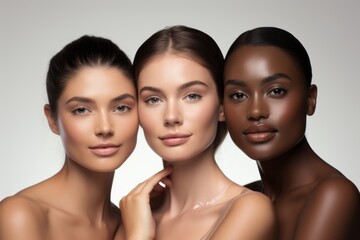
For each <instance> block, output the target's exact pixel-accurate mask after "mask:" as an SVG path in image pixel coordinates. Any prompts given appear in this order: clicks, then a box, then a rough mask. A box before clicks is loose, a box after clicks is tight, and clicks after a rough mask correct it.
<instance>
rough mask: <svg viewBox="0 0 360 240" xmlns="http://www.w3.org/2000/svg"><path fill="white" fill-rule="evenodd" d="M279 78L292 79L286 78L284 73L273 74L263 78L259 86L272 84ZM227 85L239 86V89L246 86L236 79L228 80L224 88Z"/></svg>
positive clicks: (243, 82)
mask: <svg viewBox="0 0 360 240" xmlns="http://www.w3.org/2000/svg"><path fill="white" fill-rule="evenodd" d="M279 78H286V79H289V80H292V78H291V77H289V76H288V75H287V74H285V73H275V74H273V75H270V76H268V77H266V78H264V79H263V80H262V81H261V84H262V85H264V84H267V83H269V82H272V81H274V80H276V79H279ZM227 85H234V86H241V87H244V86H246V84H245V81H243V80H238V79H230V80H227V81H226V82H225V87H226V86H227Z"/></svg>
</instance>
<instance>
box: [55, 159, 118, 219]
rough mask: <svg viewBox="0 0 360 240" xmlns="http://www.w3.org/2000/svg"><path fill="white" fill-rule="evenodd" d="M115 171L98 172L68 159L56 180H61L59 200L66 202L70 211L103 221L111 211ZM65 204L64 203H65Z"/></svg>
mask: <svg viewBox="0 0 360 240" xmlns="http://www.w3.org/2000/svg"><path fill="white" fill-rule="evenodd" d="M113 177H114V172H111V173H97V172H92V171H90V170H88V169H85V168H83V167H82V166H79V165H78V164H77V163H75V162H73V161H72V160H69V159H66V161H65V164H64V166H63V168H62V169H61V171H60V172H59V173H58V174H57V175H56V176H55V180H57V181H59V182H61V184H60V185H59V186H60V187H61V188H62V189H59V190H58V192H60V193H62V195H61V196H59V201H62V202H63V203H64V202H66V206H67V207H68V209H66V210H68V211H69V212H71V213H73V214H74V215H79V216H88V218H89V220H90V221H95V222H101V221H102V219H104V218H105V217H109V214H110V213H111V208H112V203H111V200H110V192H111V187H112V181H113ZM63 205H64V204H63Z"/></svg>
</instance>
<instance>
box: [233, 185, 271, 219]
mask: <svg viewBox="0 0 360 240" xmlns="http://www.w3.org/2000/svg"><path fill="white" fill-rule="evenodd" d="M233 212H241V214H237V215H238V217H242V216H241V215H245V214H250V215H252V216H247V217H246V218H247V219H249V217H250V218H253V219H254V221H257V220H258V219H262V220H269V221H272V219H275V211H274V207H273V204H272V202H271V201H270V199H269V198H268V197H267V196H265V195H264V194H262V193H260V192H256V191H252V190H250V189H245V190H244V193H243V194H240V195H239V196H237V197H236V198H235V199H234V201H233V203H232V206H231V211H230V213H233ZM234 215H235V214H234Z"/></svg>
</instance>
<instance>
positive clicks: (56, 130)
mask: <svg viewBox="0 0 360 240" xmlns="http://www.w3.org/2000/svg"><path fill="white" fill-rule="evenodd" d="M44 113H45V116H46V118H47V121H48V124H49V127H50V129H51V131H52V132H53V133H55V134H57V135H60V131H59V128H58V126H57V123H56V119H55V117H54V116H53V114H52V112H51V109H50V105H49V104H45V105H44Z"/></svg>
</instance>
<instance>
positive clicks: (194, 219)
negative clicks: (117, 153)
mask: <svg viewBox="0 0 360 240" xmlns="http://www.w3.org/2000/svg"><path fill="white" fill-rule="evenodd" d="M138 99H139V100H138V101H139V102H138V107H139V119H140V124H141V126H142V128H143V130H144V134H145V137H146V140H147V142H148V143H149V145H150V146H151V147H152V149H153V150H154V151H155V152H156V153H157V154H159V156H161V157H162V158H163V160H164V162H165V165H167V166H171V170H168V169H165V170H164V171H168V172H163V173H160V175H155V176H153V177H151V178H150V179H149V180H147V181H145V182H144V183H143V184H140V185H139V186H138V187H137V188H135V189H134V190H133V191H132V192H131V193H129V195H127V196H126V197H124V198H123V199H122V201H121V209H124V208H128V209H129V210H128V211H127V212H128V213H129V214H128V215H130V213H131V212H133V211H135V210H136V209H138V208H139V205H140V206H141V209H142V211H138V212H141V213H142V214H143V215H142V217H141V218H140V217H138V219H143V220H144V219H147V221H145V222H146V223H145V224H143V226H149V228H148V229H147V230H146V229H144V228H143V229H140V230H139V231H134V232H133V233H134V234H130V233H129V234H126V236H127V237H128V239H159V240H161V239H166V240H169V239H171V240H176V239H249V240H250V239H254V240H255V239H275V236H276V227H275V226H276V223H275V215H274V210H273V207H272V204H271V202H270V200H269V199H268V198H267V197H265V196H264V195H263V194H260V193H257V192H253V191H250V190H249V189H247V188H244V187H242V186H239V185H237V184H235V183H234V182H232V181H231V180H230V179H228V178H227V177H226V176H225V175H224V174H223V173H222V172H221V170H220V169H219V167H218V166H217V164H216V161H215V159H214V152H215V150H214V146H213V140H214V138H215V135H216V130H217V124H218V121H224V113H223V107H222V105H221V104H220V101H219V97H218V95H217V91H216V85H215V82H214V80H213V79H212V76H211V74H210V72H209V71H208V69H207V68H205V67H204V66H202V65H201V64H199V63H198V62H197V61H195V60H194V59H192V58H190V57H189V56H187V55H184V54H179V53H177V54H173V53H165V54H161V55H158V56H155V57H153V58H152V59H151V60H150V61H149V62H147V64H146V65H145V66H144V67H143V68H142V70H141V72H140V74H139V79H138ZM167 174H171V175H170V176H169V178H170V179H171V184H167V185H168V186H169V187H168V188H167V191H166V193H165V194H166V196H165V200H164V203H163V205H162V206H161V207H160V208H158V209H156V210H154V211H153V212H152V215H151V210H150V204H149V202H150V201H149V197H150V193H151V191H152V189H153V188H154V187H155V186H156V185H157V184H158V182H159V181H161V179H163V178H164V177H165V176H167ZM138 203H144V204H146V205H145V207H144V205H142V204H138ZM131 208H134V210H133V211H132V210H131ZM145 209H147V210H145ZM123 213H124V211H123ZM128 217H129V218H130V219H131V216H128ZM123 218H124V222H127V220H125V218H127V216H126V214H123ZM129 222H131V220H129ZM154 225H155V226H156V229H155V231H154V230H153V226H154ZM255 226H256V227H255ZM135 228H136V226H135V227H134V229H135ZM136 233H137V234H136ZM139 236H141V237H139Z"/></svg>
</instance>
